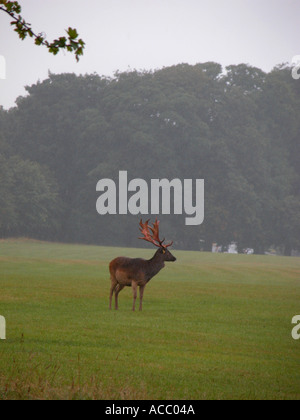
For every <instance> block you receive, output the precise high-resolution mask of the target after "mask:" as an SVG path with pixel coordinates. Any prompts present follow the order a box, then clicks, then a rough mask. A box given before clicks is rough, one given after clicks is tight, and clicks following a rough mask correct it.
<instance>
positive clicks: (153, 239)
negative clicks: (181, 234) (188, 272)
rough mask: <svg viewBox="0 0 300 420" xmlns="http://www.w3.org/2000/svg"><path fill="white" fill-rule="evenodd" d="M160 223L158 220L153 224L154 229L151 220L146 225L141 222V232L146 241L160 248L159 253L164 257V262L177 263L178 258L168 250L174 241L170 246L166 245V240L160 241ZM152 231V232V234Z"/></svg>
mask: <svg viewBox="0 0 300 420" xmlns="http://www.w3.org/2000/svg"><path fill="white" fill-rule="evenodd" d="M159 223H160V222H159V221H158V220H157V219H156V220H155V223H153V224H152V227H151V226H149V220H147V221H146V222H145V223H143V221H142V220H141V221H140V231H141V233H142V234H143V235H144V236H143V237H142V238H139V239H143V240H144V241H147V242H150V243H151V244H153V245H155V246H157V247H158V248H159V251H158V253H159V254H162V255H163V256H164V258H163V259H164V261H176V258H175V257H174V256H173V255H172V254H171V252H170V251H169V250H168V248H169V247H170V246H172V245H173V241H172V242H170V243H169V244H164V242H165V239H163V240H160V238H159ZM150 231H151V232H150Z"/></svg>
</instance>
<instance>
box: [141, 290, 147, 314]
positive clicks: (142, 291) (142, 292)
mask: <svg viewBox="0 0 300 420" xmlns="http://www.w3.org/2000/svg"><path fill="white" fill-rule="evenodd" d="M145 287H146V285H145V284H144V286H140V311H141V310H142V309H143V296H144V290H145Z"/></svg>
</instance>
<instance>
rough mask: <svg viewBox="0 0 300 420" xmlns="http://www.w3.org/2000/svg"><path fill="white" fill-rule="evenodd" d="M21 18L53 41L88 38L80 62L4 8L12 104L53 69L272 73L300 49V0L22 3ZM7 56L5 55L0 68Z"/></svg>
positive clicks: (1, 94) (6, 99)
mask: <svg viewBox="0 0 300 420" xmlns="http://www.w3.org/2000/svg"><path fill="white" fill-rule="evenodd" d="M20 4H21V5H22V7H23V10H22V16H23V17H24V18H25V19H26V20H27V21H28V22H30V23H32V28H33V30H34V31H35V32H36V33H39V32H45V33H46V35H47V39H48V40H49V41H52V40H53V39H54V38H57V37H59V36H62V35H63V34H64V30H65V29H67V28H68V27H69V26H73V27H76V28H77V30H78V32H79V34H80V36H81V37H82V38H83V39H84V41H85V42H86V43H87V46H86V50H85V54H84V56H83V58H81V60H80V63H79V64H77V63H76V61H75V57H74V56H73V55H71V54H70V53H65V54H64V53H59V55H58V56H56V57H54V56H52V55H50V54H49V53H48V52H47V50H46V49H45V48H44V47H37V46H35V45H34V43H33V40H32V39H28V40H26V41H24V42H22V41H21V40H20V39H19V38H18V36H17V34H16V33H14V32H13V30H12V29H11V27H10V24H9V23H10V18H9V16H8V15H6V14H4V13H3V12H1V13H0V56H3V57H5V60H6V80H1V68H0V105H2V106H4V107H5V108H9V107H11V106H13V105H14V102H15V99H16V98H17V97H18V96H20V95H24V94H25V90H24V86H26V85H32V84H34V83H36V82H37V81H38V80H41V81H42V80H44V79H46V78H47V77H48V70H50V71H51V72H52V73H63V72H74V73H76V74H86V73H94V72H96V73H98V74H100V75H109V76H110V75H112V74H113V73H114V72H115V71H116V70H120V71H124V70H128V69H138V70H141V69H146V70H150V69H157V68H162V67H164V66H171V65H174V64H179V63H190V64H196V63H199V62H206V61H215V62H218V63H220V64H222V65H223V66H227V65H230V64H239V63H249V64H250V65H253V66H256V67H260V68H261V69H263V70H265V71H270V70H271V69H272V68H273V67H274V66H275V65H277V64H280V63H283V62H291V60H292V57H293V56H295V55H299V54H300V45H299V28H300V1H299V0H85V1H84V2H83V1H81V0H20ZM2 61H3V60H1V59H0V66H1V62H2Z"/></svg>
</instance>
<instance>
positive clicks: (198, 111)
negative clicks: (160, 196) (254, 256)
mask: <svg viewBox="0 0 300 420" xmlns="http://www.w3.org/2000/svg"><path fill="white" fill-rule="evenodd" d="M26 89H27V92H28V96H26V97H21V98H19V99H18V100H17V106H16V107H15V108H12V109H11V110H9V111H4V110H2V111H1V112H0V159H1V166H0V178H1V182H0V189H1V191H0V200H1V206H0V235H2V236H23V235H27V236H34V237H38V238H41V239H51V240H54V239H55V240H58V241H68V242H73V241H74V242H83V243H95V244H102V245H127V246H141V245H142V243H139V242H140V241H138V240H137V237H138V220H139V218H138V217H137V216H130V215H128V216H117V217H116V216H99V214H98V213H97V212H96V200H97V197H98V195H97V193H96V184H97V182H98V181H99V179H102V178H111V179H115V180H117V177H118V171H119V170H127V171H128V176H129V177H130V178H131V179H133V178H143V179H145V180H146V181H149V182H150V180H151V179H153V178H168V179H170V180H171V179H174V178H180V179H191V178H192V179H199V178H200V179H205V221H204V223H203V224H202V225H201V226H199V227H187V226H185V225H184V223H183V222H182V217H180V216H168V217H166V216H161V217H160V219H161V220H162V221H163V224H162V226H163V227H162V229H163V230H164V232H166V233H167V234H168V239H169V238H170V239H173V240H174V242H175V246H176V247H177V248H181V249H199V248H200V246H202V245H200V244H204V247H205V249H208V250H209V249H211V244H212V243H213V242H217V243H219V244H223V245H225V244H228V243H230V242H231V241H236V242H237V243H238V244H239V247H240V248H241V249H242V248H243V247H253V248H254V249H255V251H256V252H263V251H264V250H265V249H266V248H268V247H270V246H271V245H273V246H278V247H281V248H282V250H283V251H284V252H285V253H286V254H290V252H291V250H292V249H297V248H298V249H299V248H300V223H299V221H300V198H299V193H300V142H299V134H300V120H299V117H298V116H299V109H300V107H299V105H300V95H299V93H300V85H299V82H298V81H296V80H294V79H293V78H292V77H291V69H289V68H287V67H284V66H278V67H276V68H275V69H274V70H273V71H271V72H270V73H265V72H263V71H262V70H260V69H258V68H254V67H251V66H249V65H245V64H241V65H234V66H233V65H232V66H229V67H227V68H226V71H224V72H223V69H222V67H221V65H219V64H218V63H203V64H197V65H195V66H191V65H188V64H181V65H178V66H173V67H169V68H164V69H161V70H157V71H154V72H147V71H143V72H138V71H130V72H124V73H120V72H117V73H116V74H115V75H114V77H111V78H110V77H100V76H98V75H96V74H94V75H86V76H76V75H74V74H61V75H54V74H49V77H48V79H47V80H45V81H43V82H38V83H37V84H36V85H33V86H30V87H27V88H26ZM200 241H201V243H200Z"/></svg>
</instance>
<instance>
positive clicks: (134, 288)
mask: <svg viewBox="0 0 300 420" xmlns="http://www.w3.org/2000/svg"><path fill="white" fill-rule="evenodd" d="M132 293H133V306H132V310H133V311H135V301H136V298H137V284H136V282H135V281H133V282H132Z"/></svg>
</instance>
